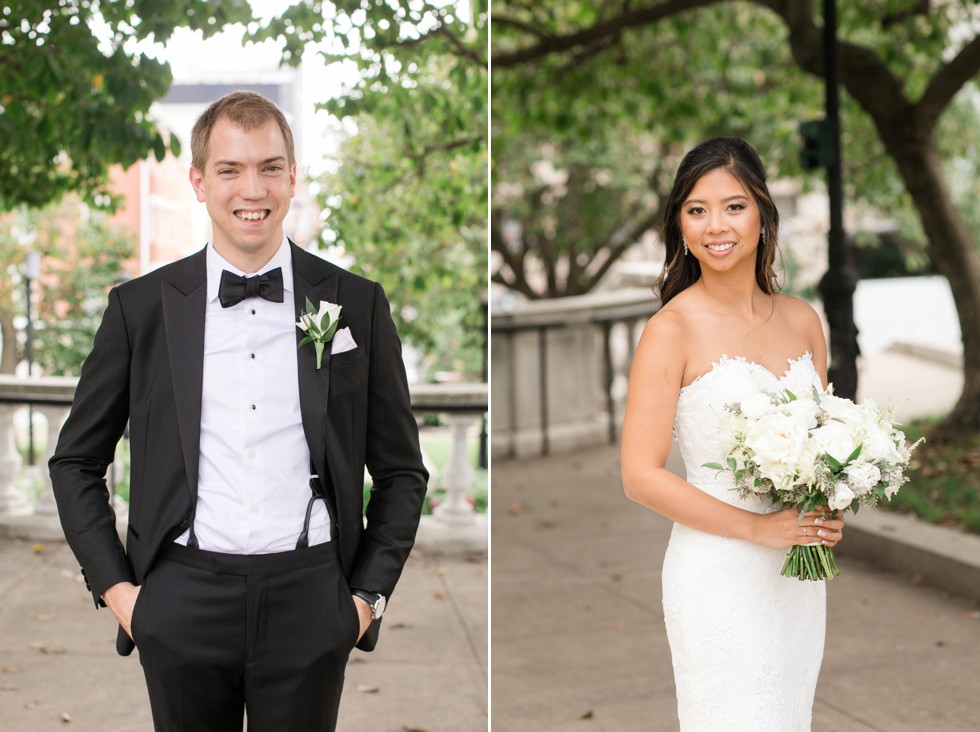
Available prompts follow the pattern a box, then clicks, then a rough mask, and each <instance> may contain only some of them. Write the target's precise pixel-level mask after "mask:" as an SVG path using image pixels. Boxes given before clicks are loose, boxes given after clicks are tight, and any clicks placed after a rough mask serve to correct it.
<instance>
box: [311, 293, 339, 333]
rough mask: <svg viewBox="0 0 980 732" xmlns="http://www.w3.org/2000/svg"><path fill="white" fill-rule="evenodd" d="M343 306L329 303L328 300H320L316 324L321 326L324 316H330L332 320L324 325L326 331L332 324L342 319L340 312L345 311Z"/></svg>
mask: <svg viewBox="0 0 980 732" xmlns="http://www.w3.org/2000/svg"><path fill="white" fill-rule="evenodd" d="M343 307H344V306H343V305H337V304H336V303H332V302H327V301H326V300H320V310H319V311H318V312H317V314H316V322H317V324H319V323H320V322H322V321H323V316H324V315H327V314H329V315H330V319H329V320H328V321H327V322H326V323H324V329H326V328H327V327H328V326H329V325H330V324H331V323H333V322H335V321H336V320H337V319H338V318H339V317H340V311H341V310H342V309H343Z"/></svg>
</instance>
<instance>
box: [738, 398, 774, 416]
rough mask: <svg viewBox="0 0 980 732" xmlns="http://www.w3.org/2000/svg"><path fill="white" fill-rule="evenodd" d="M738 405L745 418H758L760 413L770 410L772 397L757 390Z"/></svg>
mask: <svg viewBox="0 0 980 732" xmlns="http://www.w3.org/2000/svg"><path fill="white" fill-rule="evenodd" d="M739 406H740V407H741V408H742V414H743V415H744V416H745V417H746V418H747V419H759V418H760V417H761V416H762V415H764V414H766V413H768V412H771V411H772V408H773V406H772V397H770V396H769V395H768V394H765V393H763V392H757V393H755V394H753V395H752V396H750V397H746V398H745V399H743V400H742V401H741V402H739Z"/></svg>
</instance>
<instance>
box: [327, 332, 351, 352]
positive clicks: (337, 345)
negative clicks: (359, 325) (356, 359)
mask: <svg viewBox="0 0 980 732" xmlns="http://www.w3.org/2000/svg"><path fill="white" fill-rule="evenodd" d="M355 348H357V344H356V343H355V342H354V336H352V335H351V334H350V328H344V329H342V330H338V331H337V332H336V333H334V334H333V347H332V348H331V349H330V355H331V356H336V355H337V354H339V353H347V351H353V350H354V349H355Z"/></svg>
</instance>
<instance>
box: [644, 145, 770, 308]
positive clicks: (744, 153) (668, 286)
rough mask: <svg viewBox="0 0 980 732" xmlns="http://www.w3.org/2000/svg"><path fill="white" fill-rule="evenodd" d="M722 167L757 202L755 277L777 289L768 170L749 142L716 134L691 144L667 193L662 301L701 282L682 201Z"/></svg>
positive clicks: (765, 286) (761, 284)
mask: <svg viewBox="0 0 980 732" xmlns="http://www.w3.org/2000/svg"><path fill="white" fill-rule="evenodd" d="M717 168H724V169H725V170H727V171H728V172H729V173H731V174H732V175H733V176H735V178H736V179H738V181H739V182H740V183H741V184H742V185H743V186H745V187H746V188H747V189H748V190H749V191H750V192H751V194H752V196H753V197H754V198H755V201H756V203H757V204H759V213H760V216H761V223H762V233H761V236H760V238H759V251H758V255H757V256H756V260H755V279H756V282H758V283H759V287H760V288H762V291H763V292H765V293H766V294H767V295H771V294H773V293H774V292H777V291H778V290H779V285H778V284H777V282H776V272H775V270H774V269H773V262H774V261H775V260H776V244H777V242H776V236H777V233H778V231H779V212H778V211H777V210H776V204H775V203H773V200H772V196H771V195H769V188H768V187H767V186H766V169H765V166H763V164H762V160H761V159H760V158H759V154H758V153H757V152H756V151H755V150H754V149H753V148H752V146H751V145H749V143H747V142H746V141H745V140H742V139H740V138H738V137H716V138H714V139H712V140H708V141H707V142H702V143H701V144H700V145H698V146H697V147H695V148H694V149H692V150H691V151H690V152H688V153H687V155H685V156H684V159H683V160H682V161H681V164H680V166H679V167H678V168H677V175H676V176H675V177H674V186H673V188H671V191H670V195H669V196H668V197H667V206H666V209H665V212H664V228H663V241H664V245H665V246H666V248H667V256H666V259H665V260H664V270H663V273H662V274H661V275H660V277H659V279H658V280H657V283H656V285H654V289H655V290H658V291H659V293H660V304H661V305H666V304H667V303H668V302H669V301H670V300H671V298H673V297H674V296H675V295H677V294H678V293H680V292H683V291H684V290H686V289H687V288H688V287H690V286H691V285H693V284H694V283H695V282H697V280H698V278H700V277H701V265H700V263H699V262H698V260H697V259H695V258H694V257H693V256H691V255H685V254H684V246H683V244H682V243H681V236H682V235H681V223H680V217H681V206H682V205H683V203H684V201H686V200H687V197H688V196H689V195H690V194H691V191H692V190H693V189H694V186H695V185H696V184H697V182H698V181H699V180H700V179H701V177H702V176H703V175H704V174H705V173H710V172H711V171H712V170H715V169H717Z"/></svg>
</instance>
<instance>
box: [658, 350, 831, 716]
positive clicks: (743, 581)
mask: <svg viewBox="0 0 980 732" xmlns="http://www.w3.org/2000/svg"><path fill="white" fill-rule="evenodd" d="M815 378H817V377H816V372H815V369H814V366H813V361H812V359H811V358H810V355H809V354H806V355H804V356H802V357H800V358H798V359H796V360H792V361H789V370H788V371H787V372H786V373H785V374H784V375H783V376H781V377H779V376H776V375H775V374H773V373H772V372H770V371H769V370H767V369H766V368H764V367H762V366H760V365H758V364H755V363H752V362H749V361H746V360H744V359H732V358H728V357H727V356H725V357H722V359H721V360H720V361H719V362H718V363H715V364H713V366H712V368H711V370H710V371H709V372H708V373H706V374H704V375H703V376H701V377H700V378H698V379H697V380H696V381H694V382H692V383H691V384H690V385H688V386H686V387H685V388H684V389H682V390H681V394H680V398H679V401H678V403H677V416H676V420H675V425H674V426H675V433H676V436H677V440H678V442H679V443H680V448H681V454H682V456H683V458H684V464H685V465H686V467H687V479H688V482H690V483H692V484H693V485H695V486H697V487H698V488H700V489H701V490H703V491H704V492H706V493H708V494H710V495H712V496H714V497H715V498H718V499H719V500H722V501H725V502H726V503H729V504H731V505H734V506H739V507H741V508H744V509H747V510H749V511H755V512H756V513H768V512H770V511H772V510H773V508H772V506H771V504H770V503H769V501H767V500H765V499H762V498H759V497H752V498H750V499H748V500H743V499H740V498H739V496H738V494H737V493H736V492H735V491H734V490H733V489H732V486H733V479H732V475H731V473H729V472H723V473H718V472H717V471H715V470H712V469H710V468H704V467H701V466H702V465H703V464H704V463H707V462H722V463H724V454H723V451H724V449H725V446H723V445H719V441H720V440H719V438H718V427H719V425H720V420H721V419H722V418H723V415H724V407H725V405H726V404H731V403H732V402H737V401H739V400H741V399H743V398H745V397H747V396H749V395H751V394H755V393H757V392H759V391H760V390H765V391H776V390H779V389H787V388H788V389H790V390H791V391H792V390H794V389H800V390H804V389H807V388H808V387H809V385H810V384H812V383H813V380H814V379H815ZM786 554H787V550H786V549H770V548H768V547H764V546H760V545H758V544H751V543H749V542H747V541H740V540H737V539H726V538H722V537H720V536H715V535H713V534H705V533H703V532H700V531H696V530H694V529H691V528H688V527H686V526H683V525H681V524H674V528H673V531H672V533H671V536H670V544H669V546H668V548H667V554H666V556H665V558H664V566H663V606H664V619H665V621H666V625H667V637H668V640H669V641H670V651H671V656H672V658H673V665H674V679H675V681H676V685H677V711H678V716H679V717H680V722H681V730H682V731H683V732H719V731H720V730H724V731H725V732H741V731H743V730H744V731H745V732H801V731H805V730H809V729H810V715H811V710H812V707H813V694H814V689H815V688H816V685H817V675H818V674H819V672H820V663H821V661H822V659H823V646H824V628H825V619H826V594H825V593H826V590H825V586H824V583H823V582H801V581H799V580H796V579H789V578H786V577H783V576H781V575H780V570H781V569H782V566H783V562H784V561H785V558H786Z"/></svg>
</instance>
